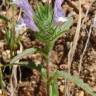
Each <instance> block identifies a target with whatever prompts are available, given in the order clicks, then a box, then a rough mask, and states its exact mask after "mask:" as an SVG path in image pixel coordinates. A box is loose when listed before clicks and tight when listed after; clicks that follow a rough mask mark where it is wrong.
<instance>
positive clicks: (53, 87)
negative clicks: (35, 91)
mask: <svg viewBox="0 0 96 96" xmlns="http://www.w3.org/2000/svg"><path fill="white" fill-rule="evenodd" d="M50 96H59V92H58V85H57V80H54V81H53V82H52V83H51V84H50Z"/></svg>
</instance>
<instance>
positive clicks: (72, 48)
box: [68, 0, 82, 72]
mask: <svg viewBox="0 0 96 96" xmlns="http://www.w3.org/2000/svg"><path fill="white" fill-rule="evenodd" d="M81 14H82V12H81V0H79V19H78V23H77V29H76V33H75V36H74V40H73V43H72V46H71V48H70V51H69V53H68V65H69V72H70V66H71V63H72V61H73V57H74V54H75V50H76V47H77V43H78V40H79V34H80V28H81V19H82V16H81Z"/></svg>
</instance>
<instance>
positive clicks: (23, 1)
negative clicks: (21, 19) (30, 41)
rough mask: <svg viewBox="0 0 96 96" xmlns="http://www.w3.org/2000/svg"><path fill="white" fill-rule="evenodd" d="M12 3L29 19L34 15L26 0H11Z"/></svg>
mask: <svg viewBox="0 0 96 96" xmlns="http://www.w3.org/2000/svg"><path fill="white" fill-rule="evenodd" d="M13 2H14V3H15V4H16V5H17V6H18V7H20V8H21V9H22V10H23V11H24V13H26V14H27V15H28V16H29V17H32V16H33V14H34V11H33V9H32V8H31V5H30V4H29V2H28V0H13Z"/></svg>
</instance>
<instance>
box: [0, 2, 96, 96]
mask: <svg viewBox="0 0 96 96" xmlns="http://www.w3.org/2000/svg"><path fill="white" fill-rule="evenodd" d="M40 2H42V1H40ZM36 3H38V1H36V2H35V0H30V4H32V5H33V7H34V9H35V4H36ZM78 6H79V0H65V2H64V3H63V5H62V7H63V9H64V12H65V15H66V16H72V17H73V19H74V20H73V21H74V22H73V25H72V26H71V29H70V30H69V31H68V32H65V33H64V36H62V37H61V38H59V39H58V40H57V41H56V43H55V46H54V49H53V53H52V62H53V64H54V66H55V67H56V68H57V69H59V70H64V71H66V72H69V70H70V73H71V74H72V75H76V76H79V77H80V78H82V79H83V80H84V82H86V83H88V84H89V85H90V86H91V87H92V89H93V90H94V92H96V25H95V24H96V20H94V18H96V1H94V2H93V0H81V9H82V24H81V29H80V33H79V38H78V42H77V47H76V50H75V54H74V56H73V61H72V63H71V65H70V66H69V65H68V54H69V51H70V48H71V45H72V42H73V40H74V36H75V34H76V28H77V22H78V18H79V7H78ZM7 7H8V8H7ZM0 9H1V10H0V11H1V12H0V14H6V13H7V15H10V16H11V15H12V13H11V12H10V14H9V13H8V12H9V11H11V9H10V6H5V5H4V4H2V2H1V1H0ZM87 11H88V13H86V12H87ZM94 22H95V24H94ZM93 24H94V26H93ZM5 26H6V22H4V21H2V20H0V63H1V64H2V63H3V64H6V63H7V62H9V58H10V56H9V53H10V52H9V49H8V48H7V45H6V40H5V33H4V30H3V28H4V27H5ZM91 26H93V27H92V28H91ZM90 30H91V32H90ZM22 46H23V48H24V49H27V48H31V47H33V46H38V47H42V46H43V44H42V43H41V42H39V41H38V40H36V39H35V37H34V34H33V33H32V32H30V31H29V32H28V33H27V34H26V35H25V37H24V39H23V40H22ZM24 60H34V61H35V62H36V63H38V62H39V63H40V62H44V60H43V57H42V56H41V54H39V53H36V54H34V56H33V55H32V56H31V55H30V56H28V57H25V58H24ZM18 70H19V69H18ZM18 72H19V71H18ZM5 73H7V74H6V75H5V78H4V79H5V81H6V82H8V81H7V79H8V78H9V77H8V76H9V75H10V72H9V71H8V69H5ZM18 74H19V73H18ZM21 74H22V78H21V81H20V82H18V96H47V95H46V93H47V92H46V91H47V90H46V87H45V84H44V81H42V79H41V76H40V73H39V72H38V71H37V70H35V69H34V70H31V69H29V68H26V67H21ZM67 87H68V88H69V90H68V92H67ZM58 90H59V96H67V95H68V94H69V93H70V94H71V95H70V96H89V95H88V94H86V93H85V92H84V91H83V90H82V89H80V88H78V87H77V86H76V85H74V84H73V83H70V84H69V85H66V81H65V80H64V79H63V78H58ZM66 94H67V95H66ZM0 96H3V95H0Z"/></svg>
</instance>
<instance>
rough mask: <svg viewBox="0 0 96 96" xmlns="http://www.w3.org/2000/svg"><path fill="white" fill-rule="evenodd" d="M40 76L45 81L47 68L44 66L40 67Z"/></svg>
mask: <svg viewBox="0 0 96 96" xmlns="http://www.w3.org/2000/svg"><path fill="white" fill-rule="evenodd" d="M41 76H42V79H43V80H44V81H45V82H47V70H46V69H45V68H42V69H41Z"/></svg>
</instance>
